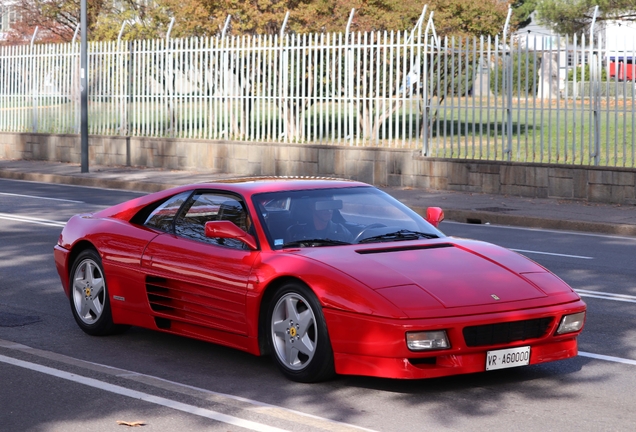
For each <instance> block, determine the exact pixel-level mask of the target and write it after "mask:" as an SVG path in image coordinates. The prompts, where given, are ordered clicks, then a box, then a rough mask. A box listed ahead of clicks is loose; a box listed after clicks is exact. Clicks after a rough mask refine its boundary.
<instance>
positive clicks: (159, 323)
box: [155, 317, 172, 330]
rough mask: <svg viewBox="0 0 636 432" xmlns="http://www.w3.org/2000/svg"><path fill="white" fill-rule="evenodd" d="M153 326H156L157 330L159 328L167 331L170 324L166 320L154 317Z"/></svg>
mask: <svg viewBox="0 0 636 432" xmlns="http://www.w3.org/2000/svg"><path fill="white" fill-rule="evenodd" d="M155 324H157V328H160V329H162V330H169V329H170V324H172V322H171V321H170V320H169V319H167V318H160V317H155Z"/></svg>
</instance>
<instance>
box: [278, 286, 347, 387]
mask: <svg viewBox="0 0 636 432" xmlns="http://www.w3.org/2000/svg"><path fill="white" fill-rule="evenodd" d="M290 311H291V313H290ZM266 326H267V327H266V335H267V343H268V345H269V352H270V353H271V355H272V356H273V357H274V360H275V362H276V364H277V365H278V367H279V369H280V370H281V372H282V373H283V375H285V376H286V377H287V378H288V379H290V380H292V381H296V382H302V383H311V382H319V381H325V380H328V379H330V378H332V377H333V376H334V375H335V369H334V361H333V350H332V348H331V342H330V340H329V333H328V331H327V325H326V323H325V317H324V315H323V313H322V307H321V306H320V303H319V302H318V300H317V299H316V296H315V295H314V293H313V292H312V291H311V290H310V289H309V288H307V287H306V286H304V285H302V284H300V283H294V282H291V283H286V284H284V285H282V286H280V287H278V288H277V289H276V291H275V292H274V294H273V296H272V299H271V301H270V303H269V305H268V307H267V321H266Z"/></svg>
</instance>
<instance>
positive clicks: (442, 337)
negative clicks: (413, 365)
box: [406, 330, 450, 351]
mask: <svg viewBox="0 0 636 432" xmlns="http://www.w3.org/2000/svg"><path fill="white" fill-rule="evenodd" d="M406 345H407V346H408V347H409V349H410V350H411V351H425V350H436V349H446V348H450V343H448V337H446V331H445V330H437V331H423V332H408V333H407V334H406Z"/></svg>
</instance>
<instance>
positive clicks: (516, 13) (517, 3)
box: [511, 0, 538, 29]
mask: <svg viewBox="0 0 636 432" xmlns="http://www.w3.org/2000/svg"><path fill="white" fill-rule="evenodd" d="M537 3H538V0H514V1H513V2H512V4H511V6H512V22H513V24H514V27H515V28H517V29H521V28H524V27H526V26H527V25H528V24H530V22H531V21H532V18H531V16H530V15H532V12H534V11H535V10H536V8H537Z"/></svg>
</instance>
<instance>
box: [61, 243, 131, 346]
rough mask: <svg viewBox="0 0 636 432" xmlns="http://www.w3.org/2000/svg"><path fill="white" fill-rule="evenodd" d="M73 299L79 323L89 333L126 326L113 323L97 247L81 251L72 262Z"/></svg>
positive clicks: (109, 330)
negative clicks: (95, 249)
mask: <svg viewBox="0 0 636 432" xmlns="http://www.w3.org/2000/svg"><path fill="white" fill-rule="evenodd" d="M70 301H71V310H72V311H73V317H74V318H75V321H76V322H77V325H79V327H80V328H81V329H82V330H84V332H86V333H88V334H90V335H93V336H102V335H108V334H114V333H119V332H121V331H122V330H125V329H126V328H127V326H118V325H115V324H113V318H112V314H111V311H110V300H109V298H108V288H107V287H106V278H104V268H103V267H102V259H101V257H100V256H99V254H98V253H97V252H96V251H94V250H91V249H87V250H85V251H83V252H81V253H80V254H79V256H78V257H77V259H76V260H75V263H74V264H73V268H72V269H71V295H70Z"/></svg>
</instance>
